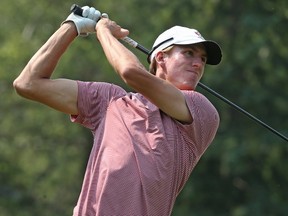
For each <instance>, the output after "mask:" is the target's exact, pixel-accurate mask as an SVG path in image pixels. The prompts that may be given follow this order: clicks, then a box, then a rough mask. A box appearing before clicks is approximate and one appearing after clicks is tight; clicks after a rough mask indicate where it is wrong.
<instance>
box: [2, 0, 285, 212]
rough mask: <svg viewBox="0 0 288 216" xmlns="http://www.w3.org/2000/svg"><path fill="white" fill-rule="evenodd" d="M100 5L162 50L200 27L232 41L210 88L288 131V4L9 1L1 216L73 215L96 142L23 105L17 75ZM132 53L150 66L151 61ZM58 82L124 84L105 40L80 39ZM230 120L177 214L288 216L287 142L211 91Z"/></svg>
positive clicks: (251, 0) (5, 8)
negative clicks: (173, 33)
mask: <svg viewBox="0 0 288 216" xmlns="http://www.w3.org/2000/svg"><path fill="white" fill-rule="evenodd" d="M73 3H77V4H79V5H91V6H94V7H96V8H98V9H99V10H100V11H102V12H107V13H108V14H109V15H110V18H111V19H114V20H116V21H117V22H118V23H119V24H121V25H122V26H123V27H125V28H128V29H129V30H130V36H131V38H134V39H135V40H137V41H139V42H140V43H141V44H142V45H144V46H145V47H147V48H151V45H152V43H153V41H154V40H155V37H156V36H157V35H158V34H159V33H161V32H162V31H163V30H165V29H166V28H168V27H171V26H173V25H183V26H189V27H193V28H196V29H198V30H199V31H200V32H201V33H202V35H203V36H204V37H205V38H206V39H213V40H215V41H217V42H219V44H220V45H221V46H222V49H223V54H224V56H223V61H222V63H221V64H220V65H219V66H217V67H213V66H207V67H206V74H205V76H204V78H203V79H202V82H203V83H204V84H206V85H208V86H210V87H211V88H212V89H214V90H216V91H217V92H219V93H220V94H222V95H224V96H225V97H226V98H228V99H229V100H231V101H233V102H235V103H236V104H238V105H240V106H241V107H243V108H245V109H246V110H247V111H249V112H250V113H251V114H253V115H255V116H256V117H258V118H259V119H261V120H263V121H264V122H266V123H267V124H269V125H271V126H272V127H274V128H275V129H277V130H279V131H280V132H281V133H283V134H284V135H286V136H288V120H287V119H288V112H287V107H288V100H287V98H288V85H287V81H288V72H287V71H288V61H287V56H288V48H287V47H288V31H287V23H288V3H287V1H286V0H274V1H272V0H261V1H260V0H243V1H236V0H206V1H203V0H146V1H143V0H122V1H112V0H105V1H99V2H98V1H88V0H86V1H84V0H78V2H74V1H64V0H57V1H45V0H38V1H36V2H35V1H32V0H19V1H9V0H2V1H1V7H0V13H1V17H2V18H1V21H0V28H1V31H0V39H1V46H0V62H1V66H0V97H1V102H0V115H1V121H0V212H1V213H0V214H1V216H11V215H15V216H34V215H35V216H36V215H37V216H38V215H41V216H45V215H47V216H48V215H49V216H50V215H56V216H58V215H59V216H60V215H61V216H63V215H72V210H73V207H74V205H75V204H76V201H77V198H78V195H79V192H80V187H81V183H82V179H83V174H84V169H85V166H86V162H87V160H88V155H89V151H90V149H91V143H92V135H91V134H90V132H89V131H87V130H85V129H83V128H82V127H80V126H79V125H76V124H71V123H70V121H69V116H67V115H64V114H62V113H58V112H56V111H54V110H51V109H50V108H48V107H45V106H43V105H41V104H38V103H35V102H31V101H27V100H24V99H22V98H20V97H19V96H18V95H16V93H15V92H14V90H13V88H12V82H13V80H14V79H15V78H16V77H17V76H18V74H19V73H20V72H21V70H22V69H23V67H24V66H25V64H26V63H27V61H29V59H30V58H31V56H32V55H33V54H34V53H35V52H36V51H37V50H38V49H39V48H40V46H41V45H42V44H43V43H44V42H45V41H46V40H47V39H48V38H49V36H50V35H51V34H52V33H53V32H54V31H55V30H56V29H57V28H58V26H59V25H60V23H61V22H62V21H63V20H64V19H65V18H66V17H67V16H68V14H69V9H70V6H71V5H72V4H73ZM133 52H134V53H135V54H136V55H137V56H138V57H139V58H140V59H141V61H142V62H143V63H144V65H145V66H147V67H148V64H147V63H146V61H145V60H146V56H145V55H144V54H142V53H140V51H138V50H133ZM54 76H55V77H67V78H71V79H81V80H99V81H107V82H114V83H117V84H119V85H122V86H123V87H124V88H127V87H125V86H124V85H123V82H122V81H121V80H119V78H118V77H117V76H116V75H115V73H114V72H113V70H112V68H111V67H110V66H109V64H108V63H107V61H106V60H105V57H104V56H103V52H102V50H101V47H100V46H99V44H98V43H97V40H95V36H94V35H90V36H89V37H87V38H77V39H76V40H75V42H74V43H73V44H72V45H71V46H70V48H69V50H68V52H66V53H65V55H64V56H63V58H62V61H61V62H60V63H59V65H58V67H57V70H56V72H55V73H54ZM198 90H199V91H201V92H202V93H203V94H205V95H206V96H207V97H208V98H209V99H210V100H211V101H212V102H213V104H214V105H215V107H216V108H217V109H218V111H219V113H220V117H221V125H220V128H219V131H218V134H217V136H216V138H215V140H214V142H213V145H212V146H211V147H210V148H209V149H208V150H207V152H206V154H205V155H204V156H203V158H202V159H201V161H200V164H199V165H198V166H197V167H196V169H195V170H194V172H193V173H192V175H191V178H190V180H189V182H188V184H187V185H186V187H185V188H184V190H183V191H182V192H181V194H180V195H179V197H178V200H177V202H176V205H175V208H174V211H173V216H183V215H187V216H190V215H195V216H225V215H232V216H250V215H253V216H260V215H261V216H264V215H265V216H266V215H267V216H282V215H283V216H284V215H287V214H288V186H287V183H288V172H287V170H288V143H287V142H286V141H284V140H283V139H281V138H279V137H277V136H276V135H274V134H273V133H271V132H270V131H268V130H267V129H265V128H263V127H261V126H259V125H258V124H256V123H255V122H253V121H251V120H250V119H248V118H247V117H246V116H244V115H243V114H241V113H239V112H238V111H236V110H235V109H233V108H231V107H230V106H228V105H226V104H225V103H223V102H222V101H220V100H219V99H217V98H215V97H214V96H212V95H210V94H209V93H207V92H205V91H203V90H202V89H200V88H199V89H198Z"/></svg>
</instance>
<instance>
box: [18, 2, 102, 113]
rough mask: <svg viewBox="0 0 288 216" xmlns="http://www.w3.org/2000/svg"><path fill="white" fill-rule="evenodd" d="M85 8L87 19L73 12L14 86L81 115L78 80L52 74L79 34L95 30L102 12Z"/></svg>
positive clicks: (28, 94)
mask: <svg viewBox="0 0 288 216" xmlns="http://www.w3.org/2000/svg"><path fill="white" fill-rule="evenodd" d="M84 9H85V11H86V15H87V18H83V17H79V16H75V15H74V14H70V15H69V16H68V18H67V19H66V20H65V22H63V24H62V25H61V27H60V28H59V29H58V30H57V31H56V32H55V33H54V34H53V35H52V36H51V37H50V38H49V39H48V41H47V42H46V43H45V44H44V45H43V46H42V47H41V48H40V49H39V50H38V51H37V52H36V53H35V55H34V56H33V57H32V58H31V60H30V61H29V62H28V64H27V65H26V67H25V68H24V69H23V71H22V72H21V74H20V75H19V76H18V77H17V78H16V79H15V81H14V83H13V85H14V87H15V89H16V91H17V93H18V94H19V95H21V96H23V97H25V98H28V99H31V100H34V101H38V102H41V103H43V104H46V105H48V106H50V107H52V108H54V109H56V110H59V111H61V112H64V113H67V114H78V109H77V94H78V86H77V83H76V81H73V80H68V79H51V78H50V77H51V75H52V73H53V71H54V69H55V67H56V65H57V63H58V61H59V59H60V58H61V56H62V55H63V53H64V52H65V51H66V49H67V48H68V46H69V45H70V44H71V43H72V41H73V40H74V39H75V38H76V37H77V35H86V34H88V33H89V32H94V31H95V25H96V21H98V20H99V18H100V16H101V15H100V12H99V11H97V10H95V8H89V7H85V8H84Z"/></svg>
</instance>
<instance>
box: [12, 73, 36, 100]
mask: <svg viewBox="0 0 288 216" xmlns="http://www.w3.org/2000/svg"><path fill="white" fill-rule="evenodd" d="M13 87H14V89H15V91H16V92H17V94H18V95H20V96H22V97H25V98H31V96H32V95H31V94H32V92H33V90H32V83H31V81H28V80H25V79H23V78H21V76H19V77H17V78H16V79H15V80H14V81H13Z"/></svg>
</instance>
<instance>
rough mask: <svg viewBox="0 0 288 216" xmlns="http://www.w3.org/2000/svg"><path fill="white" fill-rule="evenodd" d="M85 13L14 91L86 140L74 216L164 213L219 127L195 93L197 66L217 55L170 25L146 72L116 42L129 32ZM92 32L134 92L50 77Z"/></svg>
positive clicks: (71, 20)
mask: <svg viewBox="0 0 288 216" xmlns="http://www.w3.org/2000/svg"><path fill="white" fill-rule="evenodd" d="M83 15H85V18H83V17H80V16H77V15H74V14H70V15H69V16H68V18H67V19H66V20H65V21H64V22H63V23H62V25H61V26H60V27H59V29H58V30H57V31H56V32H55V33H54V34H53V35H52V36H51V37H50V38H49V39H48V41H47V42H46V43H45V44H44V45H43V46H42V47H41V48H40V49H39V50H38V51H37V52H36V53H35V55H34V56H33V57H32V58H31V60H30V61H29V62H28V64H27V65H26V67H25V68H24V69H23V71H22V72H21V74H20V75H19V76H18V78H17V79H15V81H14V87H15V89H16V91H17V92H18V94H20V95H21V96H23V97H25V98H28V99H31V100H34V101H38V102H40V103H43V104H45V105H48V106H50V107H52V108H54V109H56V110H58V111H61V112H64V113H67V114H69V115H70V116H71V121H72V122H76V123H79V124H81V125H83V126H84V127H86V128H88V129H89V130H91V132H92V134H93V136H94V143H93V148H92V150H91V154H90V157H89V161H88V164H87V168H86V172H85V176H84V180H83V186H82V190H81V193H80V196H79V199H78V202H77V205H76V206H75V208H74V211H73V216H80V215H81V216H168V215H171V212H172V209H173V205H174V203H175V200H176V197H177V195H178V194H179V193H180V191H181V190H182V188H183V187H184V185H185V183H186V182H187V180H188V178H189V175H190V174H191V172H192V170H193V169H194V167H195V166H196V164H197V163H198V161H199V159H200V158H201V156H202V155H203V153H204V152H205V150H206V149H207V148H208V146H209V145H210V144H211V142H212V140H213V139H214V136H215V134H216V131H217V128H218V125H219V115H218V113H217V111H216V109H215V108H214V106H213V105H212V104H211V103H210V102H209V101H208V99H206V98H205V97H204V96H203V95H202V94H200V93H198V92H196V91H195V88H196V86H197V83H198V82H199V80H200V79H201V77H202V76H203V73H204V68H205V65H206V64H211V65H217V64H218V63H219V62H220V61H221V49H220V47H219V46H218V45H217V43H215V42H213V41H207V40H205V39H204V38H203V37H202V36H201V34H200V33H199V32H198V31H197V30H194V29H190V28H186V27H181V26H174V27H172V28H170V29H168V30H166V31H164V32H163V33H162V34H160V35H159V36H158V37H157V39H156V40H155V43H154V45H153V47H152V50H151V53H150V54H149V56H148V61H149V62H150V69H149V71H148V70H146V69H145V67H144V66H143V65H142V64H141V63H140V62H139V60H138V59H137V57H136V56H135V55H134V54H133V53H132V52H130V51H129V50H128V49H127V48H126V47H125V46H123V45H122V43H120V42H119V39H121V38H123V37H125V36H127V35H128V34H129V31H128V30H126V29H123V28H121V27H120V26H119V25H117V24H116V23H115V22H114V21H111V20H109V18H108V17H107V16H102V15H101V14H100V12H99V11H97V10H96V9H95V8H93V7H88V6H85V7H83ZM90 33H96V34H95V35H96V38H97V40H95V42H97V43H98V42H99V43H100V44H101V46H102V48H103V51H104V53H105V55H106V58H107V60H108V61H109V62H110V64H111V66H112V67H113V68H114V70H115V71H116V73H117V74H118V75H119V77H120V78H121V79H122V80H123V81H124V82H125V83H126V84H127V85H128V86H129V87H131V88H133V89H134V90H135V92H126V91H125V90H124V89H123V88H121V87H119V86H117V85H114V84H112V83H104V82H98V81H96V82H94V81H93V82H83V81H75V80H69V79H51V78H50V77H51V75H52V73H53V71H54V69H55V67H56V65H57V62H58V61H59V60H60V58H61V56H62V55H63V53H64V52H65V51H66V49H67V48H68V46H69V45H70V44H71V43H72V42H73V40H74V39H75V38H76V37H77V36H79V35H88V34H90ZM95 52H97V50H95ZM98 52H99V53H101V51H98ZM95 64H97V62H96V63H95ZM98 64H99V63H98ZM71 66H73V63H71ZM83 70H85V66H84V65H83ZM81 73H83V72H82V71H79V74H81Z"/></svg>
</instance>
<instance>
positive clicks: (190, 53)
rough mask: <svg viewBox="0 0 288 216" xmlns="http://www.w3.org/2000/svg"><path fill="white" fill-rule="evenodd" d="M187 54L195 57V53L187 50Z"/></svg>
mask: <svg viewBox="0 0 288 216" xmlns="http://www.w3.org/2000/svg"><path fill="white" fill-rule="evenodd" d="M185 54H186V55H190V56H193V54H194V52H193V51H191V50H187V51H185Z"/></svg>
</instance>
